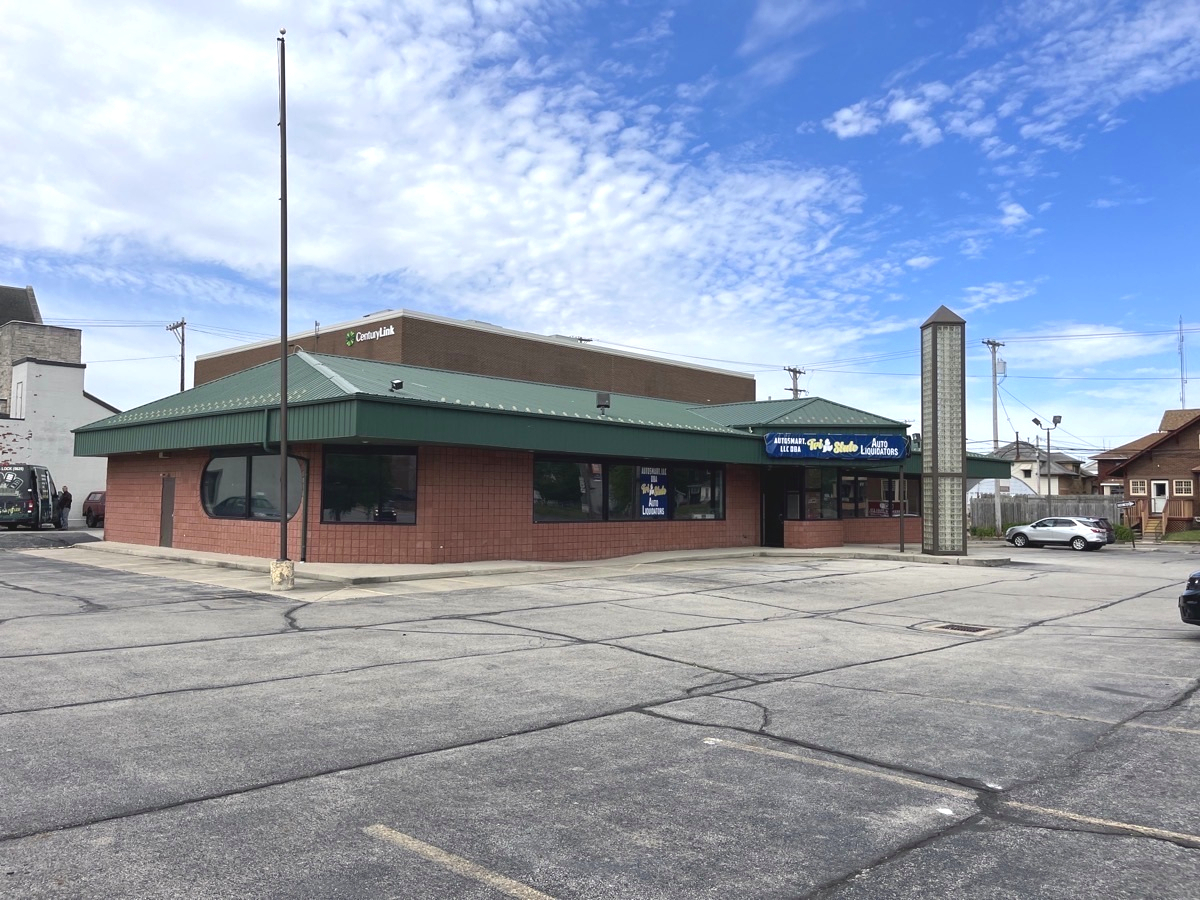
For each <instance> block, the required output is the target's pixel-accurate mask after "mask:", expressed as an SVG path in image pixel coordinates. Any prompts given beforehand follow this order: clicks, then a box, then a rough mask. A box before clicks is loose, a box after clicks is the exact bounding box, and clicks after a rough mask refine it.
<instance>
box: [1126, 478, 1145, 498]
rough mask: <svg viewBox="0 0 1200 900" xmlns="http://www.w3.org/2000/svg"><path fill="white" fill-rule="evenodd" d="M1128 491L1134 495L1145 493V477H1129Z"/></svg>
mask: <svg viewBox="0 0 1200 900" xmlns="http://www.w3.org/2000/svg"><path fill="white" fill-rule="evenodd" d="M1129 493H1131V494H1134V495H1136V496H1145V494H1146V479H1145V478H1130V479H1129Z"/></svg>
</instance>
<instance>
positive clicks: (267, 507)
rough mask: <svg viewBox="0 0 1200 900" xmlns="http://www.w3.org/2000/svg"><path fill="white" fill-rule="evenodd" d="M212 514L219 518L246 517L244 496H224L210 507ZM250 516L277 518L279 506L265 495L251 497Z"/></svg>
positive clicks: (254, 517)
mask: <svg viewBox="0 0 1200 900" xmlns="http://www.w3.org/2000/svg"><path fill="white" fill-rule="evenodd" d="M212 514H213V515H214V516H219V517H221V518H228V519H244V518H246V498H245V497H226V498H225V499H224V500H222V501H221V502H220V503H218V504H217V505H216V506H214V507H213V508H212ZM250 518H252V519H278V518H279V508H278V507H277V506H275V505H274V504H273V503H271V501H270V500H267V499H266V498H265V497H251V498H250Z"/></svg>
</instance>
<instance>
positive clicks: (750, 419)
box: [696, 397, 906, 433]
mask: <svg viewBox="0 0 1200 900" xmlns="http://www.w3.org/2000/svg"><path fill="white" fill-rule="evenodd" d="M696 412H697V414H698V415H702V416H703V417H704V418H706V419H708V420H709V421H711V422H715V423H717V424H718V425H727V426H729V427H731V428H758V429H763V428H767V429H779V428H830V427H837V428H869V429H872V430H874V429H879V428H884V429H888V430H893V431H899V432H901V433H903V432H904V431H905V430H906V429H905V425H904V423H903V422H897V421H896V420H895V419H885V418H884V417H883V416H877V415H874V414H872V413H869V412H863V411H862V410H861V409H854V408H853V407H850V406H845V405H843V404H841V403H834V402H833V401H832V400H823V399H822V398H820V397H802V398H799V399H789V400H763V401H759V402H756V403H721V404H717V405H714V406H704V407H700V408H698V409H696Z"/></svg>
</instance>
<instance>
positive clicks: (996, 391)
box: [983, 339, 1020, 537]
mask: <svg viewBox="0 0 1200 900" xmlns="http://www.w3.org/2000/svg"><path fill="white" fill-rule="evenodd" d="M983 343H984V344H985V345H986V346H987V348H988V349H989V350H991V351H992V453H999V452H1000V411H999V410H1000V383H999V382H998V381H997V380H996V376H997V373H998V372H999V369H998V368H997V366H996V351H997V350H998V349H999V348H1001V347H1003V346H1004V344H1003V343H1001V342H1000V341H993V340H990V339H989V340H986V341H984V342H983ZM1017 455H1020V454H1019V453H1018V454H1017ZM992 482H993V485H994V487H995V490H993V491H992V498H993V502H994V505H995V513H996V537H1000V536H1001V535H1002V534H1003V531H1002V530H1001V525H1002V524H1003V523H1001V521H1000V479H999V478H993V479H992Z"/></svg>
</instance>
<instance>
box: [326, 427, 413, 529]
mask: <svg viewBox="0 0 1200 900" xmlns="http://www.w3.org/2000/svg"><path fill="white" fill-rule="evenodd" d="M419 450H420V448H419V447H417V446H415V445H411V444H368V445H366V446H357V445H350V444H326V445H325V446H324V447H323V448H322V450H321V495H320V498H319V503H320V505H319V507H318V514H317V515H318V518H317V521H318V523H319V524H320V525H321V526H322V527H324V526H326V525H328V526H333V527H336V526H341V525H372V526H376V525H384V526H389V527H390V526H405V527H412V526H414V525H416V524H417V522H418V520H419V519H420V512H421V510H420V503H419V500H420V495H421V489H420V488H421V458H420V453H419ZM331 456H411V457H412V460H413V486H412V492H413V512H412V521H411V522H408V521H402V520H401V519H399V518H396V519H367V520H358V519H349V520H345V519H327V518H325V509H326V505H325V492H326V485H327V484H328V481H327V479H328V475H329V458H330V457H331ZM376 493H377V497H378V492H376ZM382 506H383V504H382V502H377V503H376V506H375V508H376V509H380V510H381V509H382Z"/></svg>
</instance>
